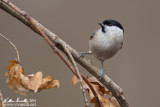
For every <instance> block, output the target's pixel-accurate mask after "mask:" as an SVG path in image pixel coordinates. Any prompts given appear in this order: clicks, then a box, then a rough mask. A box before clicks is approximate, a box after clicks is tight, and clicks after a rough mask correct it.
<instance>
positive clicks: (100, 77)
mask: <svg viewBox="0 0 160 107" xmlns="http://www.w3.org/2000/svg"><path fill="white" fill-rule="evenodd" d="M103 76H104V69H102V71H101V75H100V76H99V79H102V78H103Z"/></svg>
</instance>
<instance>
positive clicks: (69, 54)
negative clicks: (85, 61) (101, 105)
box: [63, 47, 90, 107]
mask: <svg viewBox="0 0 160 107" xmlns="http://www.w3.org/2000/svg"><path fill="white" fill-rule="evenodd" d="M63 48H64V50H65V51H66V52H67V55H68V57H69V59H70V61H71V63H72V64H73V66H74V68H75V71H76V74H77V76H78V79H79V80H80V84H81V87H82V93H83V96H84V101H85V105H86V107H89V106H90V104H89V101H88V99H87V94H86V92H87V91H86V89H85V85H84V84H83V79H82V77H81V74H80V72H79V70H78V67H77V64H76V62H75V60H74V58H73V56H72V54H71V52H70V51H69V49H68V48H67V47H63Z"/></svg>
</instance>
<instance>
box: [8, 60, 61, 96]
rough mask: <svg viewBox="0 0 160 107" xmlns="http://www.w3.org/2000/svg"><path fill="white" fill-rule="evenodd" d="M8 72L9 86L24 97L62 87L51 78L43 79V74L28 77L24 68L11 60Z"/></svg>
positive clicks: (38, 73)
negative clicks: (30, 93) (31, 93)
mask: <svg viewBox="0 0 160 107" xmlns="http://www.w3.org/2000/svg"><path fill="white" fill-rule="evenodd" d="M7 70H8V72H6V74H5V76H6V77H7V80H6V81H7V83H8V86H9V87H10V88H11V89H13V90H14V91H15V92H17V93H20V94H22V95H26V94H28V93H29V92H37V91H41V90H45V89H49V88H59V87H60V82H59V80H54V79H53V78H52V77H51V76H47V77H45V78H43V74H42V72H37V73H35V74H31V75H27V76H26V75H25V74H24V68H22V67H21V65H19V64H18V63H17V61H16V60H10V64H9V65H8V67H7Z"/></svg>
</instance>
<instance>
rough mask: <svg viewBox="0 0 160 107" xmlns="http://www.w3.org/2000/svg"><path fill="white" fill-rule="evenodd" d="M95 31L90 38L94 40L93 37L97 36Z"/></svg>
mask: <svg viewBox="0 0 160 107" xmlns="http://www.w3.org/2000/svg"><path fill="white" fill-rule="evenodd" d="M95 34H96V33H95V32H94V33H93V34H92V35H91V36H90V40H92V39H93V37H94V36H95Z"/></svg>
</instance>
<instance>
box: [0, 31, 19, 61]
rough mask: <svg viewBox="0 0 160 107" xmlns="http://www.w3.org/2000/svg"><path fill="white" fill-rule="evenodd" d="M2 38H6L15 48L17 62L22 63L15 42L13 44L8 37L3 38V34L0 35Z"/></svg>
mask: <svg viewBox="0 0 160 107" xmlns="http://www.w3.org/2000/svg"><path fill="white" fill-rule="evenodd" d="M0 36H1V37H2V38H4V39H5V40H6V41H8V42H9V43H10V44H11V45H12V46H13V48H14V50H15V51H16V54H17V62H18V63H20V58H19V52H18V49H17V47H16V45H14V43H13V42H11V41H10V40H9V39H8V38H7V37H5V36H3V35H2V34H0Z"/></svg>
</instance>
